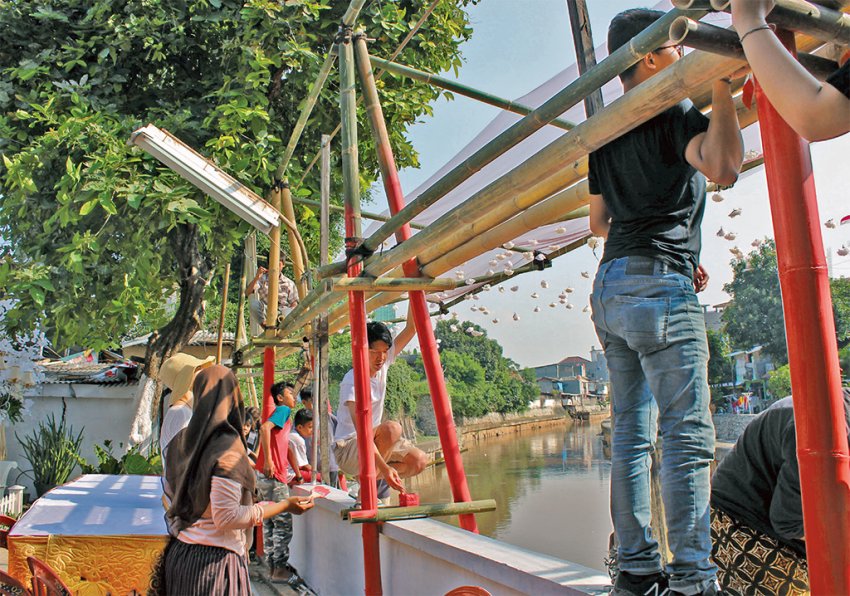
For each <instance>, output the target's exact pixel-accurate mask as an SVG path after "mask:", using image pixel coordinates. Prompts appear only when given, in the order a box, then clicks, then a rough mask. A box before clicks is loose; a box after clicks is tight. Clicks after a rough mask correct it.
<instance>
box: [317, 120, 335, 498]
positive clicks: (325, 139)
mask: <svg viewBox="0 0 850 596" xmlns="http://www.w3.org/2000/svg"><path fill="white" fill-rule="evenodd" d="M321 154H322V165H321V170H320V185H319V187H320V194H321V202H320V212H319V264H320V265H327V264H328V260H329V259H330V255H329V254H328V251H329V248H328V247H329V245H330V205H331V138H330V136H329V135H322V146H321ZM323 285H324V284H323ZM317 321H318V322H317V324H316V327H315V329H316V341H315V347H316V353H317V355H318V357H317V366H318V374H316V375H315V379H316V383H315V384H316V388H315V390H314V393H313V404H314V405H313V408H314V410H315V411H317V412H318V413H319V425H318V426H319V438H320V443H317V442H316V441H315V440H314V444H321V446H322V451H321V452H322V458H321V461H320V462H318V463H319V472H320V473H321V474H322V478H324V479H325V483H327V484H330V480H331V478H330V450H331V434H330V433H331V430H330V416H329V408H330V400H329V394H328V364H329V355H328V315H327V313H324V312H320V313H319V316H318V317H317Z"/></svg>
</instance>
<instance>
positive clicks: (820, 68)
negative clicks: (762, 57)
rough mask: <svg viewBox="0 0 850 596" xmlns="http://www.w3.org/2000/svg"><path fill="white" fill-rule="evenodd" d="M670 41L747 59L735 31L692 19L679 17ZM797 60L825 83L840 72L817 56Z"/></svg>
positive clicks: (801, 55)
mask: <svg viewBox="0 0 850 596" xmlns="http://www.w3.org/2000/svg"><path fill="white" fill-rule="evenodd" d="M670 41H674V42H677V43H681V44H683V45H686V46H688V47H690V48H694V49H697V50H702V51H704V52H712V53H714V54H720V55H721V56H730V57H733V58H744V48H742V47H741V42H740V41H739V40H738V35H737V33H735V32H734V31H732V30H731V29H724V28H723V27H716V26H714V25H709V24H707V23H701V22H699V21H694V20H692V19H689V18H688V17H679V18H678V19H676V20H675V21H673V24H672V25H670ZM797 59H798V60H799V61H800V64H802V65H803V67H804V68H805V69H806V70H808V71H809V72H810V73H811V74H812V75H813V76H814V77H816V78H817V79H818V80H821V81H824V80H826V79H827V78H828V77H829V76H830V75H831V74H832V73H833V72H835V71H836V70H838V63H837V62H835V61H834V60H828V59H827V58H822V57H820V56H817V55H815V54H806V53H803V52H801V53H800V54H799V55H798V56H797Z"/></svg>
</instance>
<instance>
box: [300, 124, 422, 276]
mask: <svg viewBox="0 0 850 596" xmlns="http://www.w3.org/2000/svg"><path fill="white" fill-rule="evenodd" d="M325 136H327V135H325ZM292 201H293V202H295V203H298V204H300V205H307V206H308V207H318V208H320V209H321V207H322V204H321V203H320V202H319V201H313V200H310V199H305V198H302V197H292ZM328 209H329V210H330V211H333V212H334V213H344V212H345V208H344V207H340V206H339V205H328ZM360 217H362V218H364V219H371V220H373V221H388V220H389V219H390V216H389V215H381V214H380V213H371V212H369V211H360ZM410 227H411V228H416V229H417V230H424V229H425V228H426V227H428V226H423V225H422V224H418V223H414V222H410ZM325 264H327V263H325Z"/></svg>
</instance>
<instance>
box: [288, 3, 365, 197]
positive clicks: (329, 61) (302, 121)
mask: <svg viewBox="0 0 850 596" xmlns="http://www.w3.org/2000/svg"><path fill="white" fill-rule="evenodd" d="M365 4H366V0H351V3H350V4H349V5H348V8H347V9H346V11H345V14H343V16H342V23H341V25H342V27H351V26H352V25H353V24H354V21H355V20H356V19H357V16H358V15H359V14H360V11H361V10H362V9H363V6H364V5H365ZM334 61H335V57H334V55H333V52H330V51H329V52H328V54H327V56H325V61H324V62H323V63H322V66H321V68H319V74H318V76H317V77H316V81H315V82H314V83H313V86H312V87H310V92H309V93H308V94H307V99H305V100H304V107H303V108H301V113H300V114H299V115H298V120H297V121H296V123H295V127H294V128H293V129H292V134H291V135H290V136H289V142H288V143H287V144H286V150H285V151H284V153H283V159H282V160H281V162H280V165H279V166H278V168H277V172H276V173H275V178H276V179H278V180H283V178H284V177H285V176H286V168H287V167H288V166H289V162H290V160H291V159H292V156H293V155H294V154H295V147H297V146H298V140H299V139H300V138H301V133H303V132H304V127H305V126H306V125H307V120H308V119H309V118H310V114H311V113H312V112H313V108H314V107H315V105H316V101H317V100H318V99H319V94H320V93H321V92H322V88H323V87H324V86H325V81H327V79H328V75H329V74H330V72H331V68H332V67H333V65H334Z"/></svg>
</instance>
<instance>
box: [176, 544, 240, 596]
mask: <svg viewBox="0 0 850 596" xmlns="http://www.w3.org/2000/svg"><path fill="white" fill-rule="evenodd" d="M162 563H163V569H162V571H163V573H162V580H163V585H162V586H161V587H160V589H161V593H162V594H167V595H169V596H210V595H211V594H215V595H216V596H219V595H221V596H247V595H250V594H251V580H250V579H249V577H248V564H247V562H246V560H245V557H243V556H240V555H238V554H236V553H235V552H233V551H232V550H228V549H226V548H220V547H217V546H206V545H203V544H187V543H185V542H181V541H180V540H172V541H171V543H170V544H169V545H168V549H167V550H166V552H165V555H164V560H163V562H162Z"/></svg>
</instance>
